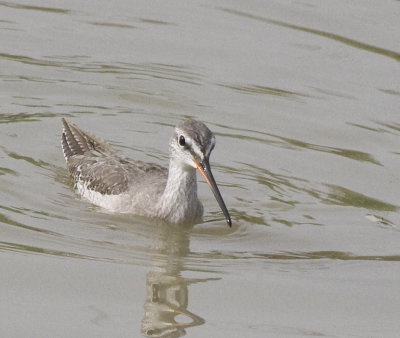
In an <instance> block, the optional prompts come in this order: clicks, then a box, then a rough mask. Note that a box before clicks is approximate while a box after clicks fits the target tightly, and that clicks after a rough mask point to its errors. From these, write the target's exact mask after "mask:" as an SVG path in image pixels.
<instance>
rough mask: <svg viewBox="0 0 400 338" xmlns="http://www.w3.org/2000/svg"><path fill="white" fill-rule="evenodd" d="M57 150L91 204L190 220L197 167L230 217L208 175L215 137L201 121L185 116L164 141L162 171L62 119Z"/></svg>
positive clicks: (197, 212)
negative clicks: (166, 165) (166, 150)
mask: <svg viewBox="0 0 400 338" xmlns="http://www.w3.org/2000/svg"><path fill="white" fill-rule="evenodd" d="M62 122H63V124H64V129H63V134H62V148H63V152H64V157H65V159H66V161H67V165H68V169H69V171H70V172H71V174H72V176H73V178H74V180H75V185H76V188H77V190H78V192H79V193H80V194H82V196H84V197H85V198H87V199H88V200H90V201H91V202H92V203H94V204H97V205H99V206H102V207H104V208H106V209H109V210H111V211H116V212H123V213H132V214H136V215H143V216H147V217H155V218H161V219H164V220H166V221H167V222H170V223H195V222H197V221H199V220H200V219H201V217H202V215H203V206H202V204H201V203H200V201H199V200H198V198H197V180H196V170H195V169H197V170H198V171H199V172H200V173H201V174H202V176H203V177H204V179H205V180H206V182H207V183H208V185H209V186H210V188H211V190H212V192H213V193H214V196H215V198H216V199H217V202H218V204H219V206H220V207H221V209H222V211H223V213H224V215H225V218H226V221H227V223H228V225H229V226H231V224H232V222H231V218H230V216H229V212H228V210H227V208H226V206H225V203H224V201H223V199H222V196H221V194H220V192H219V190H218V187H217V184H216V183H215V180H214V177H213V175H212V173H211V169H210V164H209V157H210V153H211V151H212V150H213V148H214V146H215V137H214V135H213V134H212V132H211V131H210V130H209V129H208V128H207V127H206V125H205V124H204V123H202V122H199V121H195V120H185V121H183V122H182V123H180V124H179V125H178V126H177V127H176V128H175V131H174V134H173V136H172V138H171V140H170V142H169V152H170V164H169V169H168V170H167V169H166V168H164V167H161V166H159V165H157V164H153V163H145V162H141V161H135V160H132V159H129V158H126V157H123V156H120V155H118V154H117V153H116V151H115V150H114V149H113V148H112V147H111V146H110V145H109V144H108V143H107V142H105V141H103V140H100V139H98V138H97V137H94V136H92V135H89V134H88V133H86V132H83V131H82V130H80V129H79V128H78V127H77V126H75V125H74V124H72V123H69V122H67V121H66V120H65V119H62Z"/></svg>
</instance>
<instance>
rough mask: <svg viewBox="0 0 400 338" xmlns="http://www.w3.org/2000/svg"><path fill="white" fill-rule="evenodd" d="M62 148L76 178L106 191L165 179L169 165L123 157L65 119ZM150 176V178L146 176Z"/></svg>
mask: <svg viewBox="0 0 400 338" xmlns="http://www.w3.org/2000/svg"><path fill="white" fill-rule="evenodd" d="M62 122H63V125H64V129H63V134H62V140H61V143H62V148H63V152H64V157H65V160H66V161H67V165H68V169H69V171H70V173H71V174H72V176H73V177H74V180H75V182H76V183H77V182H81V183H82V184H85V185H86V188H87V189H89V190H93V191H96V192H100V193H102V194H106V195H117V194H121V193H123V192H125V191H127V190H128V189H131V188H134V187H135V186H137V187H140V186H141V185H143V184H151V183H152V182H155V183H157V184H160V183H164V182H166V179H167V174H168V171H167V169H166V168H164V167H162V166H159V165H157V164H153V163H145V162H141V161H134V160H132V159H129V158H126V157H122V156H120V155H118V154H117V152H116V151H115V150H114V149H113V148H112V147H111V146H110V145H109V144H108V143H107V142H106V141H103V140H101V139H99V138H97V137H95V136H93V135H90V134H88V133H86V132H84V131H82V130H80V129H79V128H78V127H77V126H75V125H74V124H72V123H69V122H68V121H66V120H65V119H62ZM146 178H147V179H146Z"/></svg>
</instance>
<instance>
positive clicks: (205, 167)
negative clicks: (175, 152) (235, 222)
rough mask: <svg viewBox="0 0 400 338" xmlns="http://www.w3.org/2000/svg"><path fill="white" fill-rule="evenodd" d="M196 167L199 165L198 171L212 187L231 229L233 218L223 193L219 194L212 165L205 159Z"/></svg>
mask: <svg viewBox="0 0 400 338" xmlns="http://www.w3.org/2000/svg"><path fill="white" fill-rule="evenodd" d="M196 165H197V170H198V171H200V174H201V175H202V176H203V177H204V179H205V180H206V182H207V183H208V185H209V186H210V188H211V191H212V192H213V194H214V196H215V199H216V200H217V202H218V204H219V206H220V208H221V210H222V212H223V213H224V216H225V219H226V222H227V223H228V225H229V226H230V227H231V226H232V221H231V216H230V215H229V212H228V209H227V208H226V205H225V202H224V200H223V199H222V196H221V193H220V192H219V189H218V186H217V183H215V180H214V176H213V174H212V172H211V168H210V163H208V160H206V159H205V160H204V161H203V163H196Z"/></svg>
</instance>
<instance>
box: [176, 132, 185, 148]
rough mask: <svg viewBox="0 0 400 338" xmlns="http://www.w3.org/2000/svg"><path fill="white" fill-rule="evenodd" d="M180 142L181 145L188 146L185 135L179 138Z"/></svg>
mask: <svg viewBox="0 0 400 338" xmlns="http://www.w3.org/2000/svg"><path fill="white" fill-rule="evenodd" d="M178 142H179V145H180V146H182V147H183V146H184V145H185V144H186V140H185V136H183V135H181V136H179V140H178Z"/></svg>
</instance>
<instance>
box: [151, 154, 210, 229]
mask: <svg viewBox="0 0 400 338" xmlns="http://www.w3.org/2000/svg"><path fill="white" fill-rule="evenodd" d="M202 211H203V208H202V206H201V204H200V202H199V200H198V198H197V179H196V169H194V168H192V167H188V166H184V165H183V164H182V163H179V162H178V163H177V162H176V161H173V160H171V161H170V164H169V171H168V180H167V184H166V187H165V190H164V193H163V194H162V196H161V198H160V201H159V212H160V216H161V217H162V218H164V219H167V220H168V221H169V222H171V223H186V222H188V223H193V222H195V221H197V220H198V219H199V218H200V217H201V216H202Z"/></svg>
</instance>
